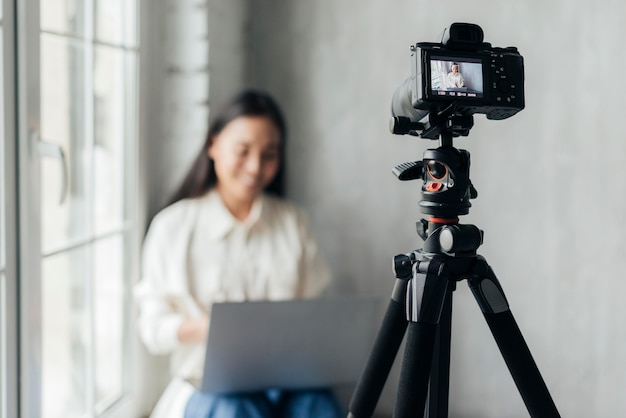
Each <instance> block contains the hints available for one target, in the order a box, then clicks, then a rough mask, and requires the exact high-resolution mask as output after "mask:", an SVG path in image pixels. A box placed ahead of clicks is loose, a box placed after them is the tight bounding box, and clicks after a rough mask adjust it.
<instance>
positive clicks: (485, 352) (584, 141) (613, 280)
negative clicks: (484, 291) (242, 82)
mask: <svg viewBox="0 0 626 418" xmlns="http://www.w3.org/2000/svg"><path fill="white" fill-rule="evenodd" d="M250 7H251V10H250V11H249V13H250V16H254V19H251V23H250V24H251V32H250V39H253V40H254V46H253V47H252V45H251V48H250V50H249V54H248V57H249V62H248V64H247V68H248V73H247V77H248V80H250V82H251V83H252V84H255V85H257V86H260V87H264V88H268V89H269V90H270V91H272V92H274V93H275V94H276V96H277V97H278V99H279V100H280V101H281V103H282V104H283V106H284V107H285V110H286V113H287V115H288V120H289V122H290V141H291V142H290V144H289V194H290V196H291V197H292V198H293V199H295V200H296V201H297V202H299V203H300V204H302V205H303V206H305V207H306V208H307V209H308V210H309V212H310V213H311V215H312V218H313V223H314V226H315V227H316V231H317V233H318V236H319V240H320V242H321V244H322V248H323V251H324V252H325V254H326V255H327V257H328V258H329V260H330V262H331V264H332V267H333V270H334V272H335V274H336V276H337V279H338V283H337V285H336V288H335V291H337V292H340V293H352V292H357V293H375V294H380V295H381V296H383V297H384V298H388V297H389V295H390V292H391V287H392V284H393V280H392V273H391V271H390V268H389V266H390V259H391V257H392V256H393V255H394V254H396V253H400V252H406V251H409V250H412V249H414V248H417V247H419V246H420V245H421V242H420V240H419V238H417V235H416V234H415V232H414V230H415V229H414V222H415V221H416V220H417V219H419V218H420V217H421V214H420V213H419V210H418V206H417V201H418V199H419V186H420V184H418V183H417V182H411V183H401V182H399V181H397V180H396V179H395V178H394V177H393V176H392V175H391V173H390V170H391V168H392V167H393V166H394V165H395V164H397V163H400V162H404V161H407V160H417V159H421V158H422V152H423V151H424V149H426V148H427V147H435V146H436V145H437V144H436V143H435V142H430V141H428V140H424V139H415V138H409V137H402V136H393V135H391V134H389V132H388V130H387V125H388V124H387V122H388V118H389V106H390V99H391V96H392V94H393V92H394V90H395V88H396V87H397V86H398V85H399V84H400V83H401V82H402V81H403V80H404V78H406V77H407V76H408V75H409V73H410V67H409V46H410V45H411V44H412V43H415V42H417V41H432V40H434V38H435V36H436V35H437V33H439V31H440V30H441V29H442V28H443V27H445V26H447V25H449V24H450V23H452V22H455V21H465V22H472V23H478V24H479V25H481V26H482V28H483V29H484V31H485V40H486V41H489V42H492V44H493V45H494V46H510V45H514V46H517V47H518V48H519V50H520V52H521V54H522V55H523V56H524V58H525V66H526V99H527V100H526V103H527V105H526V106H527V107H526V109H525V110H524V111H522V112H521V113H519V114H518V115H517V116H515V117H513V118H511V119H508V120H504V121H487V120H486V119H485V118H484V117H482V116H477V117H476V118H475V127H474V128H473V129H472V131H471V134H470V137H469V138H463V139H459V140H457V141H456V142H455V144H456V146H457V147H459V148H464V149H468V150H469V151H470V152H471V153H472V162H473V165H472V180H473V183H474V185H475V186H476V188H477V189H478V192H479V198H478V199H477V200H475V201H474V202H473V208H472V210H471V214H470V215H469V216H466V217H463V218H462V222H464V223H474V224H476V225H477V226H479V227H480V228H482V229H484V230H485V243H484V245H483V246H482V247H481V250H480V253H481V254H483V255H484V256H485V257H486V258H487V260H488V261H489V262H490V264H491V265H492V267H493V268H494V270H495V272H496V274H498V276H499V278H500V280H501V282H502V284H503V286H504V289H505V292H506V294H507V296H508V298H509V301H510V304H511V307H512V310H513V313H514V315H515V317H516V319H517V321H518V323H519V325H520V328H521V329H522V332H523V334H524V336H525V337H526V340H527V342H528V344H529V346H530V348H531V351H532V352H533V354H534V357H535V360H536V361H537V363H538V365H539V368H540V370H541V372H542V374H543V376H544V378H545V380H546V382H547V384H548V387H549V389H550V391H551V393H552V395H553V397H554V399H555V401H556V403H557V406H558V407H559V409H560V411H561V414H562V415H563V416H567V417H614V416H621V415H623V414H624V411H626V398H625V397H624V396H622V393H623V391H624V389H626V372H625V371H624V370H626V350H624V349H623V347H624V346H625V345H626V329H625V327H624V326H623V325H622V321H621V318H624V317H625V316H626V304H624V303H623V298H624V295H625V294H626V293H625V291H626V280H624V271H625V270H626V268H625V266H626V257H625V255H626V254H625V250H624V244H625V243H626V238H625V235H626V225H624V222H623V221H624V218H625V217H626V193H625V192H626V164H625V162H626V140H625V136H626V135H625V133H626V128H625V127H624V126H623V125H622V124H621V120H622V119H623V114H624V111H625V110H626V109H625V104H624V103H625V102H624V97H626V83H623V82H622V78H623V77H622V73H623V68H624V64H625V62H626V53H625V52H624V50H623V45H622V44H623V39H624V38H625V37H626V29H625V27H624V26H623V24H622V21H623V17H624V16H625V15H626V3H623V2H619V1H611V0H598V1H595V2H583V1H572V0H553V1H547V2H546V1H536V0H535V1H525V2H521V1H518V2H495V1H488V0H477V1H472V2H468V1H466V0H449V1H445V2H443V1H440V2H432V1H428V2H427V1H421V0H420V1H417V0H413V1H407V0H372V1H369V2H358V1H355V0H317V1H314V2H312V1H306V0H284V1H280V0H272V1H269V0H265V1H261V0H257V1H252V2H250ZM452 345H453V353H452V354H453V360H452V384H451V394H450V397H451V399H450V404H451V407H450V411H451V412H450V416H453V417H498V418H501V417H523V416H528V415H527V412H526V410H525V408H524V405H523V403H522V401H521V399H520V397H519V394H518V393H517V390H516V388H515V386H514V384H513V382H512V380H511V378H510V376H509V374H508V371H507V369H506V367H505V365H504V362H503V361H502V359H501V356H500V355H499V352H498V350H497V347H496V346H495V343H494V342H493V339H492V337H491V335H490V333H489V331H488V329H487V327H486V325H485V323H484V320H483V319H482V316H481V314H480V310H479V309H478V307H477V306H476V303H475V302H474V299H473V297H472V296H471V293H470V292H469V290H468V289H467V287H466V286H465V284H463V283H461V284H460V286H459V290H458V291H457V292H455V303H454V320H453V341H452ZM396 381H397V369H396V371H395V372H394V375H393V376H391V378H390V380H389V382H388V385H387V387H386V389H385V395H384V397H383V399H382V400H381V402H380V403H379V406H380V410H381V412H388V411H390V410H391V407H392V405H393V403H394V397H393V396H394V394H393V392H394V390H395V389H394V387H395V383H396Z"/></svg>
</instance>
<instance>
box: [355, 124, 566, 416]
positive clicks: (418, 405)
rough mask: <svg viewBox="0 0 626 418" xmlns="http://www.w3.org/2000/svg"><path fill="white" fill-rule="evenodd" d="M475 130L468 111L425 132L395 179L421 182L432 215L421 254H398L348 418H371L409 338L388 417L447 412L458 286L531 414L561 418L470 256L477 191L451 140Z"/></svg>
mask: <svg viewBox="0 0 626 418" xmlns="http://www.w3.org/2000/svg"><path fill="white" fill-rule="evenodd" d="M397 123H403V121H402V120H400V121H397ZM472 124H473V120H472V117H471V115H470V116H462V117H461V118H456V116H455V115H452V116H449V117H446V120H445V121H442V122H441V123H437V124H436V126H433V127H432V128H431V130H430V131H428V132H429V133H428V135H430V136H428V137H429V138H432V137H433V135H440V136H441V142H440V147H439V148H437V149H429V150H426V151H425V152H424V159H423V160H422V161H417V162H414V163H405V164H401V165H399V166H398V167H396V168H395V169H394V174H396V176H397V177H398V178H399V179H400V180H413V179H422V180H423V181H424V185H423V187H422V192H421V194H422V200H421V201H420V206H421V210H422V212H423V213H425V214H427V215H430V216H429V219H428V221H426V220H424V219H422V220H421V221H420V222H418V224H417V230H418V231H417V232H418V235H420V237H421V238H422V239H423V240H424V245H423V247H422V249H418V250H416V251H413V252H411V253H408V254H400V255H397V256H395V257H394V272H395V276H396V283H395V286H394V289H393V292H392V295H391V300H390V302H389V305H388V308H387V311H386V313H385V316H384V318H383V322H382V325H381V328H380V330H379V332H378V335H377V337H376V340H375V342H374V346H373V348H372V351H371V352H370V357H369V359H368V361H367V363H366V365H365V368H364V370H363V373H362V374H361V377H360V379H359V382H358V383H357V386H356V388H355V391H354V393H353V395H352V399H351V401H350V405H349V414H348V418H365V417H371V416H372V414H373V412H374V409H375V407H376V404H377V403H378V398H379V397H380V394H381V392H382V389H383V386H384V384H385V381H386V379H387V377H388V375H389V371H390V369H391V366H392V365H393V361H394V358H395V356H396V354H397V352H398V350H399V347H400V344H401V342H402V340H403V339H404V337H405V334H406V348H405V352H404V358H403V362H402V369H401V373H400V381H399V385H398V393H397V398H396V404H395V408H394V418H408V417H411V418H414V417H422V416H426V417H430V418H434V417H437V418H444V417H447V416H448V392H449V376H450V337H451V320H452V292H453V291H454V290H455V289H456V283H457V282H459V281H462V280H467V281H468V284H469V287H470V289H471V291H472V293H473V295H474V298H475V299H476V302H477V303H478V305H479V306H480V309H481V310H482V312H483V315H484V318H485V321H486V322H487V324H488V326H489V328H490V330H491V333H492V335H493V337H494V339H495V341H496V343H497V345H498V347H499V349H500V352H501V354H502V356H503V358H504V360H505V362H506V365H507V367H508V369H509V372H510V373H511V376H512V377H513V380H514V382H515V384H516V386H517V389H518V391H519V392H520V395H521V396H522V399H523V401H524V404H525V405H526V408H527V409H528V412H529V413H530V416H532V417H540V418H552V417H560V415H559V412H558V411H557V408H556V406H555V404H554V402H553V400H552V397H551V396H550V393H549V392H548V388H547V387H546V384H545V382H544V381H543V378H542V377H541V374H540V372H539V370H538V368H537V365H536V363H535V361H534V360H533V357H532V354H531V352H530V350H529V348H528V346H527V344H526V342H525V341H524V337H523V336H522V333H521V331H520V329H519V327H518V326H517V323H516V321H515V319H514V317H513V314H512V313H511V311H510V309H509V305H508V302H507V300H506V296H505V295H504V292H503V290H502V287H501V286H500V283H499V281H498V279H497V277H496V275H495V274H494V272H493V270H492V269H491V267H490V266H489V265H488V263H487V261H486V260H485V258H483V257H482V256H480V255H477V253H476V251H477V249H478V247H479V246H480V245H481V244H482V242H483V231H481V230H480V229H478V228H477V227H476V226H474V225H462V224H459V219H458V216H459V215H464V214H467V213H469V207H470V206H471V204H470V203H469V199H473V198H475V197H477V192H476V190H475V189H474V187H473V186H472V183H471V181H470V179H469V165H470V164H469V163H470V157H469V153H468V152H467V151H464V150H458V149H456V148H454V147H453V145H452V138H453V137H454V136H458V135H467V134H468V132H469V129H470V128H471V126H472ZM394 133H395V131H394ZM422 136H424V135H422Z"/></svg>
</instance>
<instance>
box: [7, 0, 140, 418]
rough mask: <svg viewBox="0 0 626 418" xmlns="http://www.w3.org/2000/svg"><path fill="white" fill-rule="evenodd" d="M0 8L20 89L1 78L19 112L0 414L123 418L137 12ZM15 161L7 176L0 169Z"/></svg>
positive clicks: (51, 1) (99, 7) (60, 1)
mask: <svg viewBox="0 0 626 418" xmlns="http://www.w3.org/2000/svg"><path fill="white" fill-rule="evenodd" d="M3 1H4V2H5V6H6V3H7V2H8V3H11V4H14V5H15V7H16V8H17V10H16V13H15V14H13V13H11V14H10V15H9V14H6V13H5V14H4V16H10V19H11V24H15V26H16V28H17V30H16V31H15V36H16V41H17V42H16V43H15V44H16V45H17V51H15V52H8V51H3V53H2V55H0V56H2V57H3V60H4V63H5V68H6V64H7V60H9V62H10V63H11V64H13V63H17V71H16V74H18V76H17V77H16V79H17V82H16V80H15V79H14V80H5V77H4V76H3V77H2V79H3V80H4V84H3V85H4V86H7V85H9V84H10V83H13V84H15V85H16V86H17V90H16V91H15V92H11V93H9V92H7V91H2V93H3V94H2V95H0V99H1V100H3V102H4V103H3V106H2V107H1V108H2V109H3V114H4V115H6V113H7V112H9V110H10V109H9V108H10V107H11V106H13V105H14V104H15V103H17V105H16V106H15V107H16V108H17V109H19V112H18V116H19V119H18V120H17V124H16V125H17V126H16V132H17V134H16V135H14V136H13V137H9V136H8V135H3V134H4V132H5V129H1V130H0V138H1V139H2V142H1V146H0V157H1V158H0V325H1V326H2V330H3V331H0V361H1V363H0V370H2V372H0V415H1V416H2V417H3V418H4V417H8V416H11V417H13V416H14V414H13V413H12V414H9V412H8V411H9V407H11V408H13V409H11V411H13V410H15V411H18V409H17V405H18V403H19V417H20V418H22V417H42V418H57V417H63V418H72V417H81V418H82V417H99V416H104V415H107V414H109V413H111V411H117V412H116V413H115V415H114V416H121V417H128V416H132V415H131V414H129V413H128V409H126V410H124V409H123V408H124V406H123V404H124V403H125V402H126V401H127V400H128V399H129V398H131V397H132V396H131V390H130V389H131V388H130V385H131V383H132V382H131V377H132V376H131V374H130V370H132V359H131V358H130V357H129V356H130V355H131V354H130V353H132V352H133V350H131V343H132V342H133V339H132V338H131V336H132V335H134V333H133V329H132V328H131V327H132V323H133V321H132V312H131V309H130V307H131V304H130V300H131V299H130V289H131V285H132V282H133V275H134V274H135V271H136V269H137V260H136V258H137V253H138V251H137V247H138V245H137V242H138V225H137V216H136V207H137V204H138V202H137V201H136V198H135V196H136V195H137V192H136V191H137V162H136V161H137V151H136V149H137V144H138V139H137V137H138V135H137V103H138V100H137V90H138V80H137V73H138V53H139V49H138V36H137V34H138V24H137V9H138V7H137V6H138V4H137V1H132V0H83V1H68V0H46V1H41V2H40V1H38V0H25V1H21V2H17V1H16V2H12V1H8V0H3ZM5 10H6V8H5ZM14 16H17V21H16V22H13V18H14ZM1 22H2V23H3V25H2V26H0V36H3V34H4V32H2V28H3V27H6V25H7V24H8V22H6V21H5V20H4V19H3V20H2V21H1ZM7 44H8V43H6V42H5V43H4V45H7ZM0 45H2V44H0ZM7 55H9V56H7ZM1 68H2V67H0V69H1ZM1 89H2V85H0V90H1ZM9 96H13V97H9ZM7 101H8V102H7ZM2 117H3V115H0V126H1V124H2ZM7 150H8V151H10V153H11V154H12V155H11V156H10V157H9V156H8V155H7V154H9V152H7ZM13 150H15V152H14V151H13ZM16 154H17V155H18V156H19V160H18V162H17V167H14V166H13V163H11V164H7V162H8V161H11V159H15V156H16ZM8 165H10V167H9V166H8ZM11 170H17V172H19V176H18V178H17V179H16V178H12V177H11V176H8V175H7V173H9V172H10V171H11ZM13 177H15V176H13ZM14 190H15V193H14V194H11V196H14V195H17V196H19V213H18V212H16V211H17V208H18V205H12V201H14V200H15V199H9V198H8V197H7V195H8V193H7V191H10V192H11V193H13V192H12V191H14ZM14 212H15V213H14ZM7 214H9V215H11V219H13V218H15V224H16V226H15V228H14V229H12V228H11V222H10V221H6V219H7ZM7 228H9V229H7ZM11 231H13V232H11ZM11 248H15V251H13V250H11ZM18 248H19V252H18V251H17V249H18ZM12 265H18V266H19V267H20V268H19V269H17V268H11V269H10V268H9V267H10V266H12ZM17 271H19V276H17V273H15V272H17ZM11 274H13V275H14V276H15V277H11ZM12 283H15V285H16V286H17V285H18V284H19V296H20V303H19V308H20V310H19V313H18V312H17V310H16V309H17V306H18V303H17V301H11V298H10V297H8V296H7V295H9V294H11V295H12V296H17V295H18V292H17V291H13V287H11V286H9V284H12ZM5 302H8V303H5ZM5 307H8V308H5ZM7 309H15V310H16V311H15V312H16V314H15V315H14V316H15V317H16V318H17V317H18V315H19V329H20V338H19V342H17V343H15V347H16V349H15V350H14V351H15V352H16V353H17V352H19V353H20V355H19V376H20V382H21V383H20V387H19V388H20V392H19V402H18V395H17V394H16V390H15V388H17V379H14V380H15V381H13V380H11V382H9V379H12V377H11V375H10V374H9V373H7V372H5V371H6V370H9V369H10V368H9V366H10V364H11V361H12V360H17V354H15V358H11V359H10V358H9V355H11V353H12V351H11V350H12V349H11V346H10V344H12V343H11V338H9V337H8V336H7V334H6V333H5V332H4V330H5V329H8V330H11V329H16V328H17V326H18V325H17V324H18V322H17V321H18V319H15V320H14V322H15V325H14V326H13V327H12V326H11V320H12V319H11V318H12V317H11V314H10V311H8V310H7ZM18 344H19V346H18ZM124 411H125V412H124ZM107 416H110V415H107Z"/></svg>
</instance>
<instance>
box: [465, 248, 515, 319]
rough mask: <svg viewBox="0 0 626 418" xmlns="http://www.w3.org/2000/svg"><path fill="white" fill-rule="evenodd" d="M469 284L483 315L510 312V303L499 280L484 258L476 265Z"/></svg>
mask: <svg viewBox="0 0 626 418" xmlns="http://www.w3.org/2000/svg"><path fill="white" fill-rule="evenodd" d="M468 283H469V287H470V289H471V290H472V293H473V294H474V298H475V299H476V301H477V302H478V305H479V306H480V309H481V310H482V311H483V313H495V314H497V313H501V312H506V311H508V310H509V302H508V301H507V300H506V296H505V295H504V291H503V290H502V286H501V285H500V282H499V281H498V278H497V277H496V275H495V273H494V272H493V270H492V269H491V267H490V266H489V264H487V261H486V260H485V259H483V258H482V257H480V259H479V260H478V261H477V262H476V264H475V265H474V275H473V276H472V277H470V278H469V279H468Z"/></svg>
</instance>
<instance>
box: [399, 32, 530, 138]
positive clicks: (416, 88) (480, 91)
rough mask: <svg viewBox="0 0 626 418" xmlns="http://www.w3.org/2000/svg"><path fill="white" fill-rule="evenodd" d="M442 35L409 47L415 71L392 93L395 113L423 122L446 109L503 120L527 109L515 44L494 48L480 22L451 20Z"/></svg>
mask: <svg viewBox="0 0 626 418" xmlns="http://www.w3.org/2000/svg"><path fill="white" fill-rule="evenodd" d="M440 38H441V42H438V43H433V42H419V43H416V44H415V45H412V46H411V67H412V68H411V76H410V77H409V78H407V79H406V80H405V82H404V83H403V84H402V85H401V86H400V87H399V88H398V90H397V91H396V93H395V94H394V98H393V101H392V113H393V115H394V116H399V117H405V118H408V119H410V121H411V122H419V120H421V119H423V118H424V117H425V116H426V115H428V114H429V113H431V112H433V113H437V112H442V111H444V110H445V111H447V112H448V113H450V114H456V115H464V116H468V115H473V114H475V113H482V114H485V115H486V116H487V119H495V120H499V119H506V118H509V117H511V116H513V115H515V114H516V113H517V112H519V111H520V110H522V109H524V60H523V57H522V56H521V55H520V54H519V53H518V51H517V48H515V47H507V48H493V47H491V44H490V43H487V42H483V31H482V29H481V28H480V26H478V25H475V24H470V23H453V24H452V25H450V28H447V29H445V30H444V32H443V34H442V35H441V37H440ZM394 133H407V132H394Z"/></svg>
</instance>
